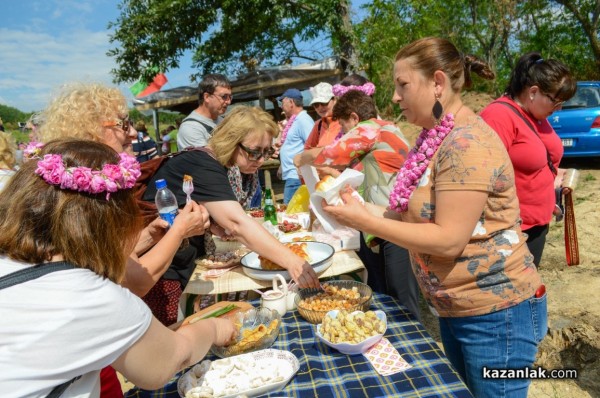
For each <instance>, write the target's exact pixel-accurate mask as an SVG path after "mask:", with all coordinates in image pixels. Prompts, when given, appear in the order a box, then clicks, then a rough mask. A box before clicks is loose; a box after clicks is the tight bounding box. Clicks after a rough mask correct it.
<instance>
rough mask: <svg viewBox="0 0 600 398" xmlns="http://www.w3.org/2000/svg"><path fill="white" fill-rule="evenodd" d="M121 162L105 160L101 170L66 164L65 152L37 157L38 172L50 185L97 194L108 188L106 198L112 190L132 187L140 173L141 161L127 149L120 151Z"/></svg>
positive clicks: (108, 197)
mask: <svg viewBox="0 0 600 398" xmlns="http://www.w3.org/2000/svg"><path fill="white" fill-rule="evenodd" d="M119 157H120V160H119V163H118V164H109V163H107V164H105V165H104V166H102V170H92V169H90V168H89V167H83V166H81V167H66V165H65V163H64V162H63V159H62V156H61V155H57V154H46V155H44V158H43V159H41V160H39V161H38V164H37V169H36V170H35V173H36V174H37V175H39V176H41V177H42V178H43V179H44V181H46V182H47V183H48V184H50V185H57V186H59V187H60V189H69V190H72V191H77V192H87V193H91V194H98V193H102V192H106V200H109V199H110V194H111V192H117V191H118V190H120V189H130V188H133V186H134V185H135V181H136V180H137V179H138V177H139V176H140V174H141V171H140V164H139V163H138V161H137V160H136V159H135V157H133V156H130V155H128V154H126V153H120V154H119Z"/></svg>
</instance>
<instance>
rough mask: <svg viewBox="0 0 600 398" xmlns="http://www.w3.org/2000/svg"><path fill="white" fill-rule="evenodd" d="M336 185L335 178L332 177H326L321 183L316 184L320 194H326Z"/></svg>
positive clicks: (316, 189)
mask: <svg viewBox="0 0 600 398" xmlns="http://www.w3.org/2000/svg"><path fill="white" fill-rule="evenodd" d="M334 184H335V178H333V177H332V176H325V177H323V178H322V179H321V181H319V182H317V183H316V184H315V191H318V192H326V191H328V190H329V189H331V188H332V187H333V185H334Z"/></svg>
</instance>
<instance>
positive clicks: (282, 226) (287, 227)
mask: <svg viewBox="0 0 600 398" xmlns="http://www.w3.org/2000/svg"><path fill="white" fill-rule="evenodd" d="M277 228H279V230H280V231H281V232H283V233H284V234H289V233H294V232H298V231H300V230H301V229H302V225H300V223H297V222H294V221H288V220H283V222H282V223H279V224H277Z"/></svg>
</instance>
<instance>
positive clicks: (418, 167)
mask: <svg viewBox="0 0 600 398" xmlns="http://www.w3.org/2000/svg"><path fill="white" fill-rule="evenodd" d="M459 111H460V109H459ZM453 128H454V115H453V114H452V113H447V114H446V115H445V116H444V117H443V118H442V120H441V121H440V123H439V124H438V125H436V126H435V127H434V128H432V129H431V130H427V129H425V128H424V129H423V131H421V133H420V134H419V137H418V138H417V142H416V143H415V146H414V147H413V148H412V149H411V150H410V152H409V153H408V156H407V158H406V160H405V161H404V164H403V165H402V168H400V171H398V175H397V177H396V183H395V184H394V189H393V190H392V192H391V193H390V208H391V209H392V210H394V211H396V212H398V213H402V212H405V211H406V209H408V200H409V199H410V197H411V195H412V193H413V191H414V190H415V189H416V188H417V185H418V183H419V181H420V180H421V177H422V176H423V173H425V170H427V166H428V165H429V162H430V161H431V158H432V157H433V155H435V153H436V152H437V150H438V148H439V147H440V145H441V144H442V142H443V141H444V138H446V137H447V136H448V134H450V131H452V129H453Z"/></svg>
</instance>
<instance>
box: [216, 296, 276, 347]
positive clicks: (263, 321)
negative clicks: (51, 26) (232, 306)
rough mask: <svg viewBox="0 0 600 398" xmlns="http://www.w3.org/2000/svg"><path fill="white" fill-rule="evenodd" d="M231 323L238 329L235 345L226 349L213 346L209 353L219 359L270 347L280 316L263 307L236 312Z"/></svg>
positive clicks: (274, 338)
mask: <svg viewBox="0 0 600 398" xmlns="http://www.w3.org/2000/svg"><path fill="white" fill-rule="evenodd" d="M232 321H233V322H234V323H235V324H236V326H238V327H239V333H238V336H237V339H236V341H235V343H233V344H231V345H229V346H227V347H218V346H216V345H213V346H212V347H211V348H210V352H212V353H213V354H215V355H216V356H218V357H219V358H227V357H230V356H233V355H239V354H244V353H247V352H252V351H257V350H262V349H265V348H269V347H271V345H273V343H274V342H275V340H277V336H279V330H280V329H281V315H279V313H278V312H277V311H275V310H270V309H268V308H265V307H258V308H252V309H249V310H247V311H244V312H238V313H237V314H236V316H235V317H234V318H233V319H232Z"/></svg>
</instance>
